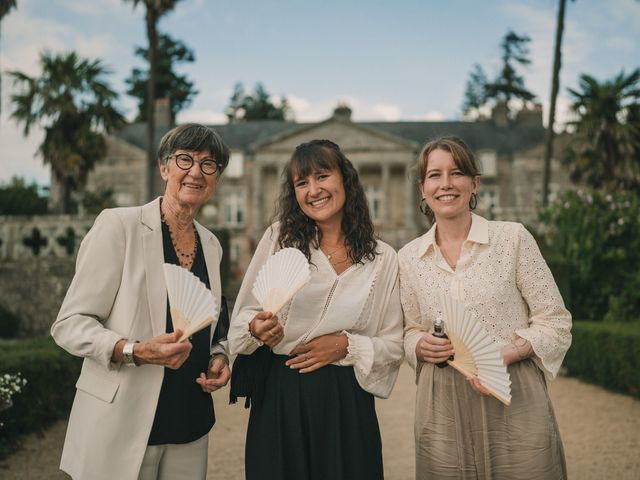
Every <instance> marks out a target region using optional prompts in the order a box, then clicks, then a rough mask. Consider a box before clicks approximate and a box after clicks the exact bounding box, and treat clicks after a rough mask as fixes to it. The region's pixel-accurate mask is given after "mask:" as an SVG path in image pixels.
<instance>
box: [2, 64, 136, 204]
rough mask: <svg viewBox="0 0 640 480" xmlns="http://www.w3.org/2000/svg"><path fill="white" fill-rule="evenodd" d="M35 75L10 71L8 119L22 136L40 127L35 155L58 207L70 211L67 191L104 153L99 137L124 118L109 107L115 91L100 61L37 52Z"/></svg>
mask: <svg viewBox="0 0 640 480" xmlns="http://www.w3.org/2000/svg"><path fill="white" fill-rule="evenodd" d="M40 68H41V71H42V73H41V74H40V76H39V77H31V76H29V75H27V74H25V73H22V72H19V71H11V72H9V75H10V76H11V77H13V82H14V85H15V86H16V87H17V91H18V93H14V94H13V95H12V96H11V102H12V104H13V112H12V114H11V118H13V119H14V120H15V121H16V122H17V123H18V124H22V126H23V131H24V134H25V135H28V134H29V131H30V129H31V127H32V126H33V125H35V124H38V125H40V126H41V127H42V128H43V129H44V131H45V138H44V141H43V142H42V143H41V144H40V147H39V149H38V153H39V154H40V155H42V157H43V159H44V161H45V163H48V164H50V165H51V170H52V172H53V175H54V176H55V178H56V180H57V181H58V184H59V186H60V190H61V199H60V205H59V206H58V208H59V210H61V211H62V212H63V213H69V212H70V211H71V207H72V204H71V192H72V191H81V190H82V189H83V188H84V184H85V183H86V178H87V174H88V173H89V171H90V170H91V169H92V168H93V166H94V165H95V163H96V162H97V161H99V160H100V159H102V158H103V157H104V155H105V154H106V142H105V138H104V135H105V134H106V133H110V132H111V131H113V130H114V129H116V128H118V127H119V126H120V125H121V124H122V123H123V122H124V119H123V117H122V115H121V114H120V112H119V111H118V110H117V109H116V108H115V106H114V103H115V101H116V99H117V94H116V92H115V91H114V90H112V89H111V87H110V86H109V85H108V83H107V82H106V80H105V76H106V75H107V74H108V73H109V70H108V69H107V68H106V67H105V66H104V65H103V64H102V62H101V61H100V60H90V59H85V58H82V57H79V56H78V55H77V54H76V53H74V52H71V53H67V54H60V55H54V54H50V53H43V54H41V55H40Z"/></svg>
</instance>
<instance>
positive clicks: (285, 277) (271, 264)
mask: <svg viewBox="0 0 640 480" xmlns="http://www.w3.org/2000/svg"><path fill="white" fill-rule="evenodd" d="M310 278H311V270H310V269H309V262H308V261H307V258H306V257H305V256H304V254H303V253H302V252H301V251H300V250H298V249H297V248H283V249H282V250H280V251H278V252H277V253H275V254H274V255H272V256H271V257H270V258H269V260H267V263H265V264H264V265H263V266H262V268H261V269H260V272H259V273H258V276H257V277H256V281H255V282H254V284H253V290H251V293H253V296H254V297H256V299H257V300H258V302H260V306H261V307H262V310H263V311H265V312H271V313H273V314H274V315H275V314H276V313H277V312H278V311H279V310H280V309H281V308H282V307H284V305H285V304H286V303H287V302H288V301H289V300H291V298H292V297H293V296H294V295H295V294H296V292H297V291H298V290H300V289H301V288H302V287H303V286H304V285H305V284H306V283H307V282H308V281H309V279H310Z"/></svg>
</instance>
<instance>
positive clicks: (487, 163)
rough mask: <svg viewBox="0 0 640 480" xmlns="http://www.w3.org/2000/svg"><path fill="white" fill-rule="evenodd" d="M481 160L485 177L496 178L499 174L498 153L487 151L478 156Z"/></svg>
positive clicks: (481, 167) (481, 168)
mask: <svg viewBox="0 0 640 480" xmlns="http://www.w3.org/2000/svg"><path fill="white" fill-rule="evenodd" d="M478 159H479V160H480V170H481V172H482V175H484V176H485V177H495V176H496V174H497V173H498V164H497V160H496V152H494V151H490V150H486V151H484V152H480V153H479V154H478Z"/></svg>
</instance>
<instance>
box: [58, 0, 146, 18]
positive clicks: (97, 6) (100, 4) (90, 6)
mask: <svg viewBox="0 0 640 480" xmlns="http://www.w3.org/2000/svg"><path fill="white" fill-rule="evenodd" d="M58 4H59V6H60V7H61V8H64V9H66V10H68V11H70V12H73V13H77V14H79V15H94V16H97V15H102V14H105V13H109V14H112V13H113V11H114V10H117V9H121V8H122V7H123V6H125V5H126V4H125V3H124V2H123V1H122V0H91V1H88V2H79V1H78V0H58ZM126 6H127V8H128V9H133V5H131V4H129V5H126ZM138 8H140V7H138Z"/></svg>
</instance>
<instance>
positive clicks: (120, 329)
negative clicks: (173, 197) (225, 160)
mask: <svg viewBox="0 0 640 480" xmlns="http://www.w3.org/2000/svg"><path fill="white" fill-rule="evenodd" d="M196 228H197V230H198V234H199V235H200V239H201V243H202V249H203V251H204V257H205V261H206V265H207V271H208V273H209V281H210V284H211V289H212V292H213V294H214V295H215V297H216V301H217V305H218V306H219V305H220V296H221V287H220V260H221V258H222V248H221V247H220V243H219V242H218V240H217V238H216V237H215V236H214V235H213V234H212V233H211V232H210V231H208V230H207V229H205V228H204V227H203V226H201V225H200V224H198V223H196ZM163 263H164V255H163V249H162V228H161V222H160V206H159V199H156V200H154V201H152V202H151V203H148V204H147V205H144V206H142V207H131V208H116V209H108V210H104V211H103V212H102V213H101V214H100V215H99V216H98V217H97V218H96V221H95V224H94V225H93V227H92V228H91V230H90V231H89V233H88V234H87V235H86V236H85V238H84V240H83V241H82V244H81V246H80V250H79V252H78V257H77V261H76V273H75V276H74V278H73V281H72V282H71V286H70V287H69V290H68V292H67V295H66V296H65V299H64V301H63V303H62V307H61V308H60V313H59V314H58V318H57V319H56V321H55V322H54V324H53V326H52V327H51V335H52V336H53V338H54V339H55V341H56V343H58V345H60V346H61V347H62V348H64V349H65V350H67V351H68V352H69V353H71V354H73V355H77V356H81V357H84V363H83V365H82V371H81V373H80V377H79V379H78V382H77V383H76V389H77V390H76V396H75V400H74V402H73V407H72V409H71V415H70V418H69V425H68V428H67V435H66V439H65V443H64V450H63V452H62V460H61V463H60V468H61V469H62V470H64V471H65V472H67V473H68V474H69V475H71V476H72V477H73V478H74V479H91V480H100V479H105V480H112V479H114V478H117V479H120V480H127V479H136V478H137V477H138V472H139V470H140V465H141V463H142V457H143V455H144V452H145V449H146V447H147V440H148V438H149V433H150V431H151V427H152V423H153V418H154V415H155V410H156V405H157V401H158V396H159V394H160V387H161V385H162V379H163V375H164V368H163V367H162V366H158V365H143V366H140V367H127V366H123V365H118V364H112V363H111V353H112V351H113V348H114V346H115V344H116V342H117V341H118V340H120V339H122V338H128V339H131V340H146V339H149V338H151V337H154V336H156V335H160V334H162V333H165V330H166V305H167V303H166V302H167V291H166V287H165V282H164V272H163V268H162V265H163ZM218 308H219V307H218ZM215 326H216V325H215V323H214V324H213V325H212V326H211V334H212V335H213V332H214V330H215ZM225 349H226V346H224V345H216V346H214V347H213V348H212V353H213V351H224V350H225ZM194 381H195V379H194Z"/></svg>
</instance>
